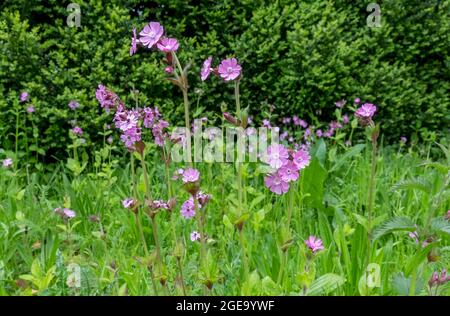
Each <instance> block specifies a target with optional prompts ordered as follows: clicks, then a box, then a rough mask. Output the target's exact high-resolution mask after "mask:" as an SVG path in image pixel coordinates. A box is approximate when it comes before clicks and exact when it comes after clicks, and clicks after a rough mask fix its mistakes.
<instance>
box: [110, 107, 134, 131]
mask: <svg viewBox="0 0 450 316" xmlns="http://www.w3.org/2000/svg"><path fill="white" fill-rule="evenodd" d="M139 117H140V113H139V111H138V110H130V111H127V110H125V111H121V112H116V114H115V116H114V123H115V125H116V127H117V128H118V129H120V130H121V131H122V132H126V131H128V130H129V129H132V128H136V127H138V122H139Z"/></svg>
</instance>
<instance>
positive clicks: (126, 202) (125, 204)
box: [122, 198, 136, 209]
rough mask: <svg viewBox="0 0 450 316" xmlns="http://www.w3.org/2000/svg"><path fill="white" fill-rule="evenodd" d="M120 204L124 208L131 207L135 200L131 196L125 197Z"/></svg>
mask: <svg viewBox="0 0 450 316" xmlns="http://www.w3.org/2000/svg"><path fill="white" fill-rule="evenodd" d="M122 205H123V207H124V208H128V209H130V208H133V207H134V206H135V205H136V200H134V199H132V198H126V199H124V200H123V201H122Z"/></svg>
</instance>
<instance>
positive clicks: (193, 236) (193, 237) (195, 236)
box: [190, 230, 200, 241]
mask: <svg viewBox="0 0 450 316" xmlns="http://www.w3.org/2000/svg"><path fill="white" fill-rule="evenodd" d="M190 239H191V241H197V240H199V239H200V234H199V233H198V232H197V231H196V230H194V231H193V232H192V233H191V235H190Z"/></svg>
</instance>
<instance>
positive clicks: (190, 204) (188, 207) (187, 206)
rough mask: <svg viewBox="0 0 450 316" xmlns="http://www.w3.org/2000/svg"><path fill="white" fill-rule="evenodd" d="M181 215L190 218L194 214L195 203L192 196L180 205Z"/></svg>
mask: <svg viewBox="0 0 450 316" xmlns="http://www.w3.org/2000/svg"><path fill="white" fill-rule="evenodd" d="M181 215H182V216H183V217H184V218H186V219H190V218H192V217H194V216H195V204H194V199H193V198H192V197H190V198H189V199H187V200H186V201H185V202H184V203H183V204H182V205H181Z"/></svg>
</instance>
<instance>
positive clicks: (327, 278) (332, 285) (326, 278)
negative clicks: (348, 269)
mask: <svg viewBox="0 0 450 316" xmlns="http://www.w3.org/2000/svg"><path fill="white" fill-rule="evenodd" d="M344 283H345V278H344V277H342V276H340V275H337V274H334V273H327V274H324V275H322V276H321V277H319V278H318V279H316V280H314V282H313V283H312V284H311V287H310V288H309V290H308V295H309V296H317V295H325V294H328V293H330V292H332V291H334V290H336V289H337V288H338V287H340V286H341V285H343V284H344Z"/></svg>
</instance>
